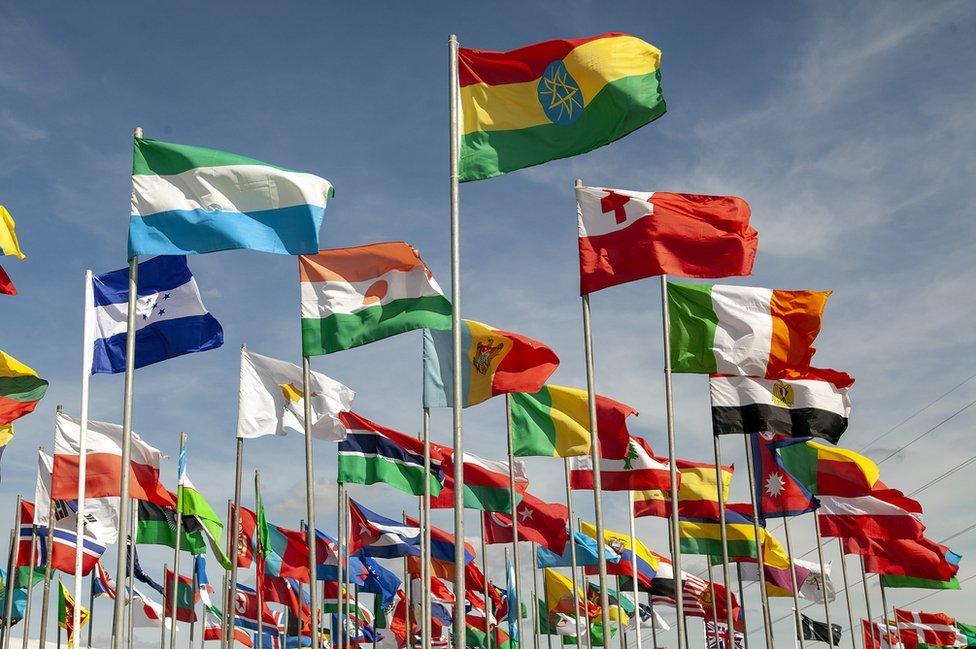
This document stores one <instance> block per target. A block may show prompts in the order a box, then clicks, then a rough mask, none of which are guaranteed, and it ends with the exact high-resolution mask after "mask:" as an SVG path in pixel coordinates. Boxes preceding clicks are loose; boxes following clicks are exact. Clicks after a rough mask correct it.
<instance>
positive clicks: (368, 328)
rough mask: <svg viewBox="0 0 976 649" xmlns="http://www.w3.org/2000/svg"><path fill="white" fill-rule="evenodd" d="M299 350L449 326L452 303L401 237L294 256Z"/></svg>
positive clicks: (309, 352) (324, 349)
mask: <svg viewBox="0 0 976 649" xmlns="http://www.w3.org/2000/svg"><path fill="white" fill-rule="evenodd" d="M298 275H299V280H300V281H301V307H302V353H303V354H304V355H305V356H316V355H319V354H331V353H332V352H338V351H342V350H344V349H350V348H352V347H358V346H359V345H365V344H367V343H371V342H375V341H377V340H381V339H383V338H388V337H389V336H395V335H396V334H400V333H403V332H405V331H411V330H413V329H424V328H426V329H450V328H451V303H450V301H449V300H448V299H447V298H446V297H444V293H443V291H441V287H440V286H438V284H437V281H436V280H434V276H433V274H432V273H431V272H430V269H428V268H427V264H425V263H424V260H423V259H421V258H420V254H419V253H418V252H417V250H416V249H415V248H413V247H412V246H410V245H409V244H407V243H404V242H402V241H391V242H387V243H373V244H370V245H366V246H358V247H355V248H337V249H335V250H322V251H321V252H319V253H318V254H314V255H302V256H301V257H299V258H298Z"/></svg>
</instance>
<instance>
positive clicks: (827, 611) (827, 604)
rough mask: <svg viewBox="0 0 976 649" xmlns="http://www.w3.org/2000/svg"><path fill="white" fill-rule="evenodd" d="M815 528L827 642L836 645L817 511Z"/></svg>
mask: <svg viewBox="0 0 976 649" xmlns="http://www.w3.org/2000/svg"><path fill="white" fill-rule="evenodd" d="M813 529H814V531H815V532H816V533H817V556H818V557H819V558H820V574H821V576H822V577H823V580H824V616H825V617H826V618H827V633H828V636H829V638H830V642H828V643H827V644H829V645H830V646H831V647H835V646H836V645H835V644H834V627H833V626H832V625H831V624H830V602H829V601H828V599H829V598H828V597H827V569H826V568H825V567H824V555H823V541H822V540H821V538H820V523H819V522H818V521H817V513H816V512H814V514H813Z"/></svg>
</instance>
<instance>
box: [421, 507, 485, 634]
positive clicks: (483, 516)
mask: <svg viewBox="0 0 976 649" xmlns="http://www.w3.org/2000/svg"><path fill="white" fill-rule="evenodd" d="M478 518H479V520H480V521H481V574H482V575H483V576H484V582H485V631H486V633H487V636H488V640H487V642H488V647H489V649H490V648H491V646H492V638H493V637H494V636H493V635H492V633H491V618H492V617H494V616H495V609H494V607H493V606H492V605H491V599H489V597H488V546H487V545H485V513H484V512H482V513H481V516H479V517H478ZM454 542H455V543H457V539H454ZM454 569H455V570H457V566H456V565H455V566H454ZM455 599H456V597H455ZM424 649H430V648H429V647H425V648H424Z"/></svg>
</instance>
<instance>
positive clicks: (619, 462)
mask: <svg viewBox="0 0 976 649" xmlns="http://www.w3.org/2000/svg"><path fill="white" fill-rule="evenodd" d="M600 455H601V463H600V480H601V486H602V487H603V490H604V491H637V490H642V489H660V490H663V491H668V492H670V485H671V473H670V469H669V467H668V462H667V460H664V459H661V460H659V459H657V458H656V457H654V453H653V451H651V447H650V445H649V444H648V443H647V441H645V440H644V438H642V437H635V436H631V437H630V443H629V444H628V446H627V454H626V455H625V456H624V457H623V458H621V459H617V458H611V457H608V456H607V455H606V454H604V453H603V452H602V450H601V453H600ZM569 468H570V473H569V484H570V487H571V488H573V489H593V484H594V480H593V459H592V458H591V457H590V456H589V455H585V456H582V457H573V458H570V459H569ZM678 478H679V482H678V485H679V487H680V485H681V482H680V475H679V476H678Z"/></svg>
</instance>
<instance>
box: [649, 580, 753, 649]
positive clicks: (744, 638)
mask: <svg viewBox="0 0 976 649" xmlns="http://www.w3.org/2000/svg"><path fill="white" fill-rule="evenodd" d="M735 575H736V582H738V584H739V605H740V606H742V643H743V645H744V649H749V629H747V628H746V598H745V595H744V593H743V591H742V564H741V563H738V562H736V564H735ZM652 606H653V602H652ZM654 649H657V647H655V648H654Z"/></svg>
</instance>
